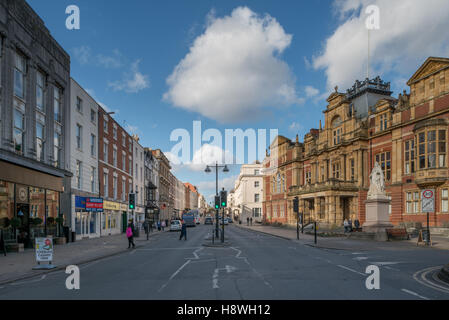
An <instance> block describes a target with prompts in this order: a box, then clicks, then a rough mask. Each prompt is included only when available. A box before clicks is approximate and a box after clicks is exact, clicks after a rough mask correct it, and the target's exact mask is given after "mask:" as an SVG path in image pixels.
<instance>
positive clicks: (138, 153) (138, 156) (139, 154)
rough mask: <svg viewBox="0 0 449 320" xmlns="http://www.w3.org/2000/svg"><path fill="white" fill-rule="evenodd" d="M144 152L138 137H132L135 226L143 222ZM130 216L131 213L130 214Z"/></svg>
mask: <svg viewBox="0 0 449 320" xmlns="http://www.w3.org/2000/svg"><path fill="white" fill-rule="evenodd" d="M144 153H145V150H144V148H143V147H142V146H141V145H140V143H139V137H138V136H137V135H133V183H134V185H133V188H132V191H133V192H134V193H135V194H136V209H135V210H134V215H133V216H132V218H133V220H134V221H135V222H136V225H140V224H142V223H143V222H144V221H145V159H144V158H145V157H144ZM130 214H132V213H130Z"/></svg>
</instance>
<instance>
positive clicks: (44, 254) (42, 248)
mask: <svg viewBox="0 0 449 320" xmlns="http://www.w3.org/2000/svg"><path fill="white" fill-rule="evenodd" d="M35 241H36V242H35V250H36V261H37V266H35V267H34V268H33V269H53V268H56V266H54V265H53V264H52V261H53V238H52V237H42V238H36V239H35ZM41 262H48V264H41Z"/></svg>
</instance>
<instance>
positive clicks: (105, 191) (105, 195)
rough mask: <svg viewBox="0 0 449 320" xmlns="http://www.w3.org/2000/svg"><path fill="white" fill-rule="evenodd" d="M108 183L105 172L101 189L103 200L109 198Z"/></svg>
mask: <svg viewBox="0 0 449 320" xmlns="http://www.w3.org/2000/svg"><path fill="white" fill-rule="evenodd" d="M108 182H109V176H108V174H107V173H106V172H105V173H103V188H104V197H105V198H107V197H109V194H108V190H109V184H108Z"/></svg>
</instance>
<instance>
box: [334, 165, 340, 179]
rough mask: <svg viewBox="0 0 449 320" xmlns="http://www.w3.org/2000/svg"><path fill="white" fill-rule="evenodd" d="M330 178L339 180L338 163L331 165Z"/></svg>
mask: <svg viewBox="0 0 449 320" xmlns="http://www.w3.org/2000/svg"><path fill="white" fill-rule="evenodd" d="M332 176H333V178H334V179H340V162H335V163H333V164H332Z"/></svg>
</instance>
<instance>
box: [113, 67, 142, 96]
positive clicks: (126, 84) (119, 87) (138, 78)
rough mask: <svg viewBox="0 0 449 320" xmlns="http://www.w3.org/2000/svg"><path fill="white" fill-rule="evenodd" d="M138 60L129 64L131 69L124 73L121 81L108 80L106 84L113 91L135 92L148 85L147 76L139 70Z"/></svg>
mask: <svg viewBox="0 0 449 320" xmlns="http://www.w3.org/2000/svg"><path fill="white" fill-rule="evenodd" d="M139 63H140V60H137V61H135V62H134V63H132V64H131V70H130V71H129V72H127V73H126V74H125V75H124V78H123V79H122V80H121V81H115V82H110V83H109V84H108V85H109V86H110V87H112V88H113V89H114V90H115V91H125V92H127V93H137V92H139V91H141V90H143V89H146V88H148V87H149V86H150V82H149V80H148V76H147V75H144V74H142V73H141V72H140V71H139Z"/></svg>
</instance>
